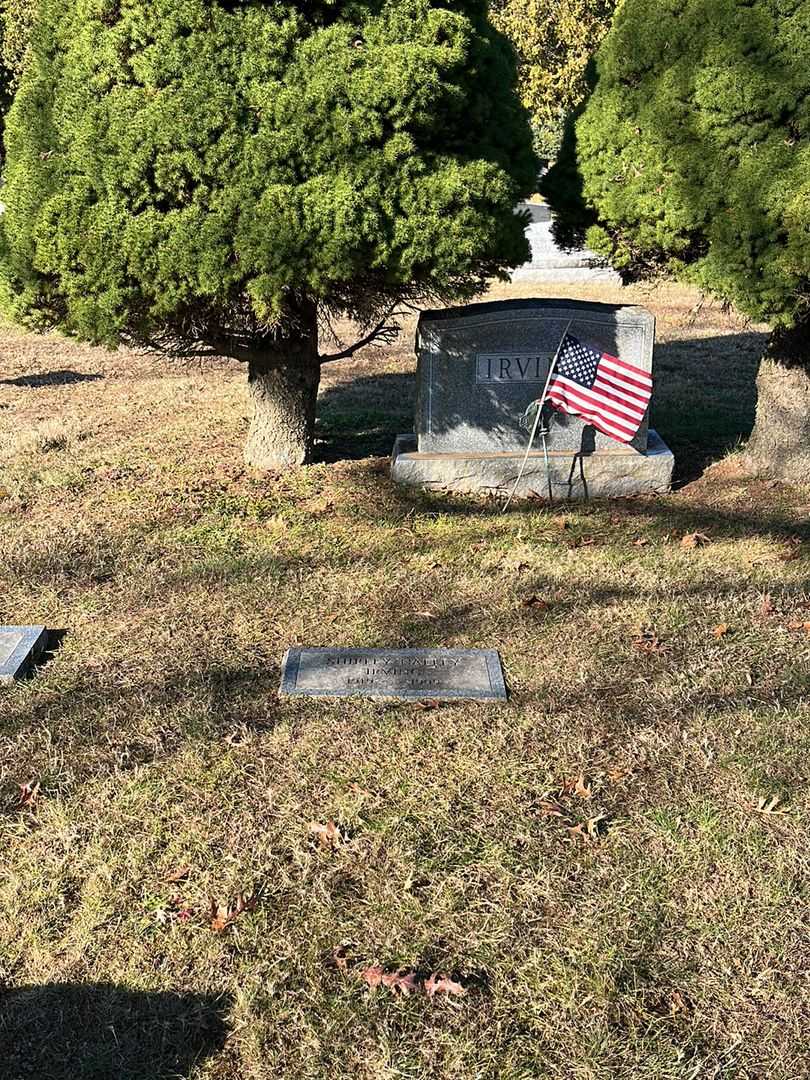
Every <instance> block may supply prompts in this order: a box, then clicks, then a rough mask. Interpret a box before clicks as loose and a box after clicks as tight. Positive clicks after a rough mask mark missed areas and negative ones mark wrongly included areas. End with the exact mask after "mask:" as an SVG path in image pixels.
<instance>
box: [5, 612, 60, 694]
mask: <svg viewBox="0 0 810 1080" xmlns="http://www.w3.org/2000/svg"><path fill="white" fill-rule="evenodd" d="M47 640H48V631H47V630H46V629H45V627H44V626H0V685H6V686H7V685H9V684H10V683H13V682H14V680H15V679H18V678H19V677H20V676H21V675H22V674H23V673H24V672H25V670H26V668H27V667H28V666H29V665H30V664H32V663H33V662H34V661H35V660H37V659H38V658H39V656H41V655H42V653H43V652H44V651H45V645H46V643H47Z"/></svg>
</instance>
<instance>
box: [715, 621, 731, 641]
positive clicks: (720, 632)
mask: <svg viewBox="0 0 810 1080" xmlns="http://www.w3.org/2000/svg"><path fill="white" fill-rule="evenodd" d="M728 631H729V625H728V623H724V622H721V623H718V624H717V626H715V628H714V630H712V634H713V635H714V636H715V637H716V638H721V637H725V636H726V634H727V633H728Z"/></svg>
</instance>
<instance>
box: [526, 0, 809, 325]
mask: <svg viewBox="0 0 810 1080" xmlns="http://www.w3.org/2000/svg"><path fill="white" fill-rule="evenodd" d="M544 190H545V191H546V193H547V194H548V195H549V197H550V199H551V201H552V203H554V204H556V206H557V207H558V208H559V209H560V210H561V211H562V212H563V223H562V224H563V231H565V226H566V225H567V226H571V225H572V224H573V225H574V226H577V225H578V226H580V227H582V226H583V225H587V224H590V227H589V228H588V229H587V233H586V235H585V239H586V241H587V243H588V244H589V245H590V246H591V247H593V248H594V249H596V250H597V251H599V252H601V253H603V254H605V255H607V256H608V257H609V258H610V259H611V261H612V262H613V264H614V265H615V266H617V267H619V268H621V269H623V270H625V271H626V272H627V273H628V274H629V275H637V274H639V273H641V274H648V273H650V272H654V271H656V270H665V271H667V272H671V273H674V274H676V275H678V276H679V277H681V278H684V279H687V280H689V281H692V282H695V283H697V284H698V285H700V286H701V287H703V288H705V289H707V290H710V291H712V292H714V293H715V294H719V295H721V296H723V297H725V298H726V299H727V300H729V301H730V302H732V303H733V304H734V305H735V306H736V307H737V308H738V309H739V310H741V311H742V312H744V313H746V314H747V315H749V316H751V317H753V318H756V319H762V320H768V321H771V322H772V323H773V324H774V325H775V326H782V327H790V326H793V325H795V324H797V323H802V322H804V321H805V320H806V319H807V316H808V313H809V311H808V305H809V302H810V4H808V3H807V2H806V0H624V3H623V5H622V7H621V8H620V10H619V13H618V15H617V17H616V21H615V23H614V26H613V29H612V30H611V32H610V34H609V35H608V37H607V38H606V40H605V42H604V44H603V46H602V48H601V49H600V51H599V53H598V56H597V62H596V70H595V84H594V90H593V94H592V96H591V97H590V99H589V100H588V102H587V105H586V107H585V108H584V110H583V112H582V114H581V116H580V117H579V118H578V120H577V121H576V123H575V124H572V125H571V128H570V130H569V137H568V139H567V140H566V146H565V152H564V153H563V155H561V160H560V164H559V166H558V167H557V168H556V169H555V170H553V172H552V174H551V175H550V177H549V178H548V180H547V182H546V184H545V185H544ZM568 236H569V239H570V232H569V234H568Z"/></svg>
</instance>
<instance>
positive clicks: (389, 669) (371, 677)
mask: <svg viewBox="0 0 810 1080" xmlns="http://www.w3.org/2000/svg"><path fill="white" fill-rule="evenodd" d="M281 693H282V694H285V695H299V696H301V695H306V696H310V697H382V698H414V699H417V700H419V699H424V698H435V699H437V700H448V701H449V700H460V699H467V700H482V701H491V700H498V701H505V700H506V686H505V684H504V678H503V669H502V668H501V661H500V657H499V656H498V653H497V652H496V651H495V650H492V649H327V648H295V649H290V650H289V651H288V652H287V654H286V655H285V657H284V662H283V665H282V674H281Z"/></svg>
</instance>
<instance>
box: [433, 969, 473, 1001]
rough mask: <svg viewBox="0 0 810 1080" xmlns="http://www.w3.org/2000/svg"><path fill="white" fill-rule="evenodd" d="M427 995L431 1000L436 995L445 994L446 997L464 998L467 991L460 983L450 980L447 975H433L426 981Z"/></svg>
mask: <svg viewBox="0 0 810 1080" xmlns="http://www.w3.org/2000/svg"><path fill="white" fill-rule="evenodd" d="M425 993H426V994H427V996H428V997H429V998H432V997H435V996H436V994H444V995H445V997H463V996H464V994H466V993H467V991H466V990H465V989H464V987H463V986H462V985H461V983H459V982H455V981H454V980H453V979H448V978H447V976H446V975H438V974H435V973H434V974H433V975H431V976H430V978H429V979H425Z"/></svg>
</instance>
